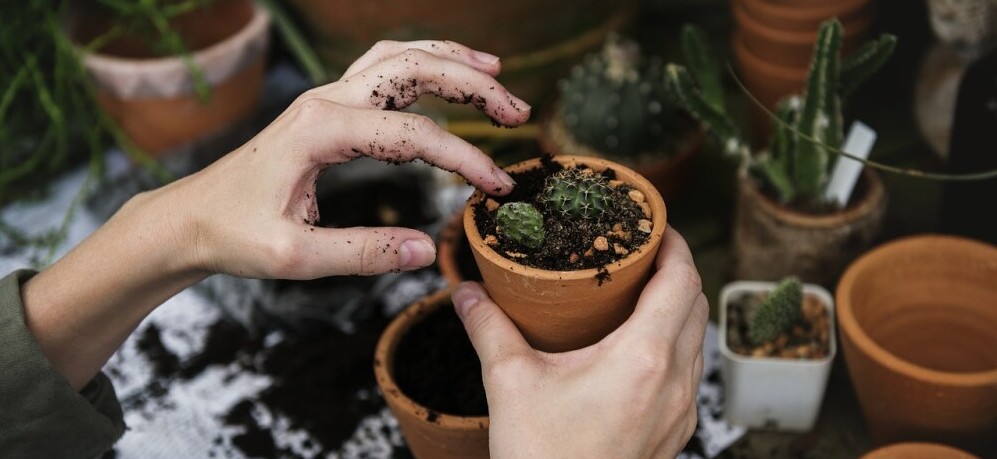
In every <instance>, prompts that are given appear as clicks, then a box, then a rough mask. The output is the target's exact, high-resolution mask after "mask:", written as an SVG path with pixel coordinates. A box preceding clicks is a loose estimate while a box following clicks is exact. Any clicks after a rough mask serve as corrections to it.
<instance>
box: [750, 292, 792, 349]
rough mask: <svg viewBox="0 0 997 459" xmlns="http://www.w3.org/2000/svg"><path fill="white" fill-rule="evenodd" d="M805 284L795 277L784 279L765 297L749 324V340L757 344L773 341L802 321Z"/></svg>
mask: <svg viewBox="0 0 997 459" xmlns="http://www.w3.org/2000/svg"><path fill="white" fill-rule="evenodd" d="M802 305H803V284H801V283H800V280H799V279H797V278H795V277H789V278H786V279H784V280H783V281H782V282H780V283H779V285H778V286H777V287H776V288H775V289H774V290H772V292H771V293H769V294H768V296H767V297H765V300H764V301H762V304H761V305H759V306H758V309H757V310H756V311H755V314H754V317H752V319H751V321H750V322H749V323H748V338H750V339H751V341H752V342H753V343H755V344H761V343H764V342H766V341H769V340H773V339H775V338H777V337H778V336H779V334H781V333H783V332H787V331H789V330H790V328H791V327H792V326H793V324H794V323H796V321H797V320H799V319H800V315H801V312H800V309H801V307H802Z"/></svg>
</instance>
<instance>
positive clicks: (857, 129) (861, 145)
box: [824, 121, 876, 207]
mask: <svg viewBox="0 0 997 459" xmlns="http://www.w3.org/2000/svg"><path fill="white" fill-rule="evenodd" d="M875 143H876V131H874V130H872V128H870V127H869V126H866V125H865V124H863V123H862V122H861V121H855V122H854V123H852V126H851V128H850V129H849V130H848V136H847V137H846V138H845V144H844V146H843V147H842V150H844V151H845V152H846V153H848V154H850V155H852V156H856V157H859V158H862V159H866V158H868V157H869V152H870V151H872V146H873V145H874V144H875ZM860 173H862V163H860V162H858V161H856V160H854V159H851V158H846V157H844V156H842V157H839V158H838V161H837V162H835V164H834V171H832V172H831V180H830V181H828V183H827V187H826V188H824V199H826V200H827V201H828V202H834V203H837V204H838V205H839V206H841V207H845V205H847V204H848V199H849V198H850V197H851V195H852V191H853V190H854V189H855V183H856V182H858V179H859V174H860Z"/></svg>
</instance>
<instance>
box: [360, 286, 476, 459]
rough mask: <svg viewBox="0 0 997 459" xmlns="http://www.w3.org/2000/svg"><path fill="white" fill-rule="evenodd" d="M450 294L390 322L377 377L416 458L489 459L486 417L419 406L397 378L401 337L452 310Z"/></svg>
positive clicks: (419, 304)
mask: <svg viewBox="0 0 997 459" xmlns="http://www.w3.org/2000/svg"><path fill="white" fill-rule="evenodd" d="M451 292H452V289H446V290H442V291H440V292H437V293H435V294H433V295H430V296H429V297H426V298H424V299H422V300H420V301H418V302H416V303H414V304H412V305H411V306H409V307H408V308H406V309H405V310H404V311H402V312H401V313H400V314H398V316H397V317H395V319H394V320H393V321H391V324H389V325H388V327H387V328H386V329H385V330H384V332H383V333H382V334H381V338H380V340H378V342H377V349H376V350H375V351H374V376H375V377H376V378H377V385H378V387H379V388H380V389H381V392H382V393H383V394H384V399H385V401H386V402H387V403H388V408H390V409H391V412H392V414H394V415H395V418H396V419H397V420H398V424H399V425H400V426H401V428H402V434H404V435H405V441H406V443H408V446H409V449H410V450H411V451H412V454H413V455H415V457H417V458H419V459H479V458H480V459H485V458H487V457H488V417H487V416H479V417H467V416H454V415H451V414H447V413H440V412H438V411H437V410H433V409H431V408H429V407H426V406H423V405H420V404H419V403H417V402H415V401H414V400H412V399H411V398H409V396H408V395H406V394H405V393H404V392H403V391H402V390H401V389H400V388H399V387H398V383H397V381H396V380H395V376H394V367H395V355H396V352H397V350H398V344H399V343H400V342H401V340H402V338H403V337H404V336H405V334H406V333H408V331H409V330H410V329H411V328H412V326H413V325H415V324H417V323H419V322H420V321H421V320H422V319H423V318H425V317H426V316H427V315H428V314H429V313H431V312H433V311H435V310H437V309H439V308H441V307H452V306H451V302H450V294H451ZM441 371H445V369H441Z"/></svg>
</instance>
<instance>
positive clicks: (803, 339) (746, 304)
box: [727, 293, 833, 359]
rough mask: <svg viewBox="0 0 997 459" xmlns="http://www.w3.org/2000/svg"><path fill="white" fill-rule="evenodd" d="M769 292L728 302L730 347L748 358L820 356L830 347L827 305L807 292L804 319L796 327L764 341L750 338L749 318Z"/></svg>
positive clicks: (804, 303) (804, 357)
mask: <svg viewBox="0 0 997 459" xmlns="http://www.w3.org/2000/svg"><path fill="white" fill-rule="evenodd" d="M766 295H767V294H766V293H745V294H742V295H740V296H738V297H734V298H732V299H731V301H730V303H729V304H727V347H729V348H730V350H732V351H734V352H735V353H737V354H739V355H743V356H747V357H778V358H786V359H820V358H823V357H825V356H827V355H828V353H830V352H831V350H830V344H829V343H830V341H829V338H830V336H829V334H830V333H833V331H832V330H831V327H830V318H829V317H828V312H827V307H826V306H825V305H823V304H822V303H821V301H820V299H818V298H817V297H816V296H814V295H804V296H803V305H802V306H801V312H802V314H800V320H798V321H797V323H796V324H794V325H793V328H792V330H790V331H789V332H785V333H782V334H780V335H779V336H778V337H777V338H775V339H773V340H769V341H766V342H764V343H761V344H755V343H752V342H751V340H750V339H748V322H749V317H751V316H752V315H753V313H754V310H755V309H756V308H757V307H758V306H759V305H760V304H761V303H762V301H763V300H764V299H765V296H766Z"/></svg>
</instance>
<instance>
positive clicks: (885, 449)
mask: <svg viewBox="0 0 997 459" xmlns="http://www.w3.org/2000/svg"><path fill="white" fill-rule="evenodd" d="M912 450H913V451H917V452H933V453H948V454H954V453H959V454H960V455H961V456H959V457H960V458H961V459H979V458H978V457H977V456H975V455H973V454H970V453H968V452H966V451H963V450H961V449H958V448H956V447H953V446H949V445H946V444H944V443H932V442H928V441H904V442H899V443H891V444H889V445H884V446H880V447H879V448H876V449H874V450H872V451H869V452H867V453H865V454H863V455H862V457H860V458H859V459H876V458H878V457H880V456H882V455H883V454H886V453H895V452H907V451H912ZM885 457H887V458H894V457H897V456H893V455H888V456H885ZM946 457H948V456H946Z"/></svg>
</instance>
